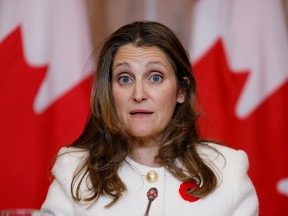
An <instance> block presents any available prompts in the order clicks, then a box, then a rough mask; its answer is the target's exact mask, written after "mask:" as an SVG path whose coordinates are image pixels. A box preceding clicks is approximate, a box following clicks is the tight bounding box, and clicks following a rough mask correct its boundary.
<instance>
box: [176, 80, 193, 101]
mask: <svg viewBox="0 0 288 216" xmlns="http://www.w3.org/2000/svg"><path fill="white" fill-rule="evenodd" d="M183 79H184V80H185V82H186V86H187V85H189V83H190V80H189V78H188V77H183ZM185 98H186V92H185V90H184V88H183V85H180V89H179V92H178V95H177V102H178V103H180V104H182V103H184V102H185Z"/></svg>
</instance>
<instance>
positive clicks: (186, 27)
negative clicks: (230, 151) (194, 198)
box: [0, 0, 288, 216]
mask: <svg viewBox="0 0 288 216" xmlns="http://www.w3.org/2000/svg"><path fill="white" fill-rule="evenodd" d="M85 2H86V3H87V2H88V3H89V4H90V5H89V7H88V9H89V10H91V11H90V12H92V13H90V18H92V23H94V24H93V26H92V27H93V28H92V33H93V34H92V35H93V39H94V42H95V41H96V43H97V42H98V41H100V40H102V39H103V38H104V37H105V36H106V35H107V34H109V33H110V32H112V31H113V30H115V29H116V28H117V27H119V26H120V25H122V24H124V23H127V22H130V21H133V20H139V19H143V18H144V19H153V20H157V21H160V22H163V23H164V24H167V25H168V26H169V27H171V28H172V29H173V30H175V31H176V33H177V34H178V35H179V36H180V39H181V40H182V42H184V44H185V46H186V47H187V49H188V50H189V52H190V55H191V59H192V62H191V64H192V67H193V69H194V73H195V75H196V78H197V82H198V93H199V101H200V102H201V105H202V114H203V117H202V119H201V125H202V132H203V135H205V136H207V137H208V138H212V139H217V140H220V141H223V142H224V143H225V144H226V145H229V146H231V147H234V148H236V149H243V150H245V151H246V152H247V154H248V156H249V160H250V170H249V175H250V177H251V179H252V181H253V183H254V185H255V187H256V190H257V193H258V196H259V200H260V215H263V216H265V215H267V216H270V215H279V216H280V215H281V216H282V215H288V183H287V182H288V156H287V152H288V141H287V138H288V136H287V129H286V128H287V127H286V125H285V123H286V122H288V113H287V110H288V102H287V101H288V100H287V99H288V84H287V79H288V36H287V29H286V27H287V23H285V18H284V13H283V6H282V5H281V3H282V1H281V0H273V1H271V0H241V1H235V0H234V1H233V0H196V1H195V4H194V7H193V11H192V7H191V6H192V3H191V0H179V1H174V0H139V1H135V0H119V1H114V0H105V1H94V0H87V1H71V0H61V1H57V0H25V1H24V0H23V1H17V0H9V1H4V0H3V1H1V0H0V73H1V79H0V100H1V105H0V131H1V132H0V143H1V152H0V170H1V178H0V194H1V198H0V209H4V208H15V207H18V208H19V207H25V208H39V207H40V206H41V203H42V202H43V200H44V198H45V195H46V192H47V188H48V185H49V179H48V177H47V172H48V170H49V169H50V168H51V165H50V166H49V163H50V161H51V159H52V158H53V156H54V155H55V154H56V152H57V150H58V149H59V147H60V146H63V145H67V144H69V143H71V142H72V141H73V140H74V139H75V138H76V137H77V136H78V135H79V133H80V132H81V130H82V128H83V125H84V123H85V121H86V118H87V113H88V109H89V104H88V103H89V94H90V84H91V71H92V68H91V66H93V59H90V54H91V52H92V48H91V43H90V38H89V34H90V33H89V28H88V25H87V12H86V10H85V9H86V8H85V5H84V3H85ZM163 4H165V6H166V7H163ZM175 4H176V5H175ZM191 15H192V17H191ZM87 62H88V64H87ZM90 63H91V64H90ZM48 173H49V172H48ZM223 199H225V198H224V197H223ZM223 208H224V207H223Z"/></svg>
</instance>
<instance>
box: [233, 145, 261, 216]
mask: <svg viewBox="0 0 288 216" xmlns="http://www.w3.org/2000/svg"><path fill="white" fill-rule="evenodd" d="M235 153H237V155H235V157H237V159H236V158H235V160H233V161H234V162H235V164H234V172H233V176H234V179H235V180H236V182H235V184H234V191H235V194H234V198H235V200H234V201H235V209H234V211H233V216H243V215H245V216H257V215H259V203H258V197H257V194H256V191H255V188H254V186H253V184H252V182H251V180H250V178H249V177H248V174H247V172H248V167H249V162H248V157H247V154H246V153H245V152H244V151H241V150H240V151H235Z"/></svg>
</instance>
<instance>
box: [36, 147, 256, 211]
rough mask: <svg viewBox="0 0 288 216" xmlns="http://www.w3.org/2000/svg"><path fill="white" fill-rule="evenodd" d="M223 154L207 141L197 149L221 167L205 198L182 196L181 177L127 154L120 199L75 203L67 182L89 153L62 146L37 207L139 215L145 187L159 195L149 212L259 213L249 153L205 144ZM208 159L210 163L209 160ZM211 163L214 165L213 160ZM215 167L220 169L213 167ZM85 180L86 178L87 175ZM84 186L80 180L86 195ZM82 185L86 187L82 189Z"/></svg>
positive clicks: (121, 172)
mask: <svg viewBox="0 0 288 216" xmlns="http://www.w3.org/2000/svg"><path fill="white" fill-rule="evenodd" d="M209 145H210V146H213V147H214V148H216V149H217V150H218V151H219V152H220V153H221V154H222V155H223V156H224V157H225V159H223V157H222V156H221V155H219V154H216V153H215V151H212V150H211V149H209V148H206V147H200V148H199V149H198V151H199V153H200V155H201V157H203V158H204V160H205V161H206V162H207V163H208V164H210V166H213V167H214V169H215V170H216V172H219V173H220V175H221V177H220V178H221V179H220V181H219V186H218V187H217V189H216V190H215V191H214V192H213V193H211V194H210V195H208V196H207V197H205V198H202V199H199V200H197V201H195V202H189V201H185V200H184V199H183V198H182V197H181V195H180V194H179V187H180V184H181V182H180V181H179V180H177V179H176V178H175V177H173V176H172V175H171V174H170V173H169V171H167V170H166V169H165V168H163V167H160V168H151V167H147V166H144V165H141V164H138V163H136V162H135V161H133V160H131V159H130V158H126V161H125V162H124V163H123V164H122V166H121V167H120V169H119V171H118V174H119V176H120V178H121V179H122V181H123V182H124V183H125V185H126V187H127V191H126V192H124V193H123V195H122V197H121V198H120V199H119V201H118V202H117V203H116V204H115V205H113V206H112V207H110V208H105V207H104V206H105V205H107V204H108V203H109V202H110V201H111V198H109V197H108V196H105V195H103V196H100V198H99V200H98V201H97V202H95V203H94V204H92V205H87V204H85V203H76V202H74V201H73V199H72V196H71V193H70V184H71V180H72V178H73V174H74V171H75V169H76V167H77V166H78V165H79V164H80V163H81V162H82V161H83V158H84V157H85V155H86V154H87V153H85V152H83V151H82V152H79V151H75V149H74V148H62V149H61V150H60V152H59V155H60V154H63V153H65V154H64V155H62V156H60V157H58V159H57V161H56V163H55V165H54V167H53V170H52V172H53V175H54V176H55V179H54V180H53V182H52V184H51V186H50V188H49V191H48V194H47V197H46V200H45V202H44V203H43V205H42V208H41V211H42V213H43V215H44V216H49V215H55V216H70V215H71V216H72V215H73V216H106V215H107V216H109V215H111V216H112V215H113V216H116V215H117V216H118V215H123V216H138V215H140V216H143V215H144V213H145V211H146V209H147V205H148V198H147V195H146V194H147V191H148V190H149V189H150V188H151V187H155V188H157V190H158V197H157V198H156V199H155V200H154V201H153V202H152V204H151V207H150V211H149V216H177V215H179V216H186V215H187V216H188V215H190V216H232V215H233V216H254V215H258V198H257V195H256V192H255V189H254V187H253V184H252V182H251V181H250V179H249V177H248V175H247V170H248V159H247V155H246V153H245V152H243V151H241V150H239V151H237V150H234V149H231V148H228V147H224V146H220V145H216V144H209ZM211 164H212V165H211ZM213 164H214V165H213ZM150 170H154V171H156V172H157V173H158V176H159V177H158V180H157V181H156V182H154V183H149V182H148V181H147V180H146V178H145V175H146V173H148V172H149V171H150ZM217 170H218V171H217ZM87 184H88V185H89V181H87ZM86 188H87V186H85V185H82V189H81V191H82V192H83V194H84V195H85V194H86V193H87V191H86ZM85 191H86V192H85Z"/></svg>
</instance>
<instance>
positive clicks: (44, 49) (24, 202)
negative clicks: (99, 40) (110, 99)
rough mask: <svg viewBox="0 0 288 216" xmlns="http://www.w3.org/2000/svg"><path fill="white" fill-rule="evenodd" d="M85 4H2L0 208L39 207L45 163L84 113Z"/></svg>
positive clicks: (34, 0)
mask: <svg viewBox="0 0 288 216" xmlns="http://www.w3.org/2000/svg"><path fill="white" fill-rule="evenodd" d="M85 9H86V8H85V5H84V3H83V1H70V0H61V1H58V0H49V1H43V0H40V1H39V0H25V1H17V0H9V1H0V73H1V75H0V76H1V78H0V100H1V102H0V103H1V105H0V143H1V151H0V170H1V177H0V194H1V197H0V209H7V208H39V207H40V206H41V204H42V202H43V200H44V198H45V196H46V192H47V188H48V185H49V183H50V182H49V179H48V173H49V172H48V169H49V168H51V167H50V166H49V163H50V162H52V161H51V159H52V158H53V156H54V155H55V154H56V153H57V151H58V148H59V147H60V146H63V145H67V144H69V143H70V142H72V140H73V139H75V138H76V137H77V136H78V135H79V133H80V131H81V130H82V128H83V126H84V123H85V121H86V118H87V113H88V110H89V93H90V85H91V84H90V83H91V67H90V66H89V61H88V64H87V63H86V62H87V60H88V59H89V55H90V54H91V42H90V34H89V28H88V25H87V16H86V15H87V14H86V11H85Z"/></svg>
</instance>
